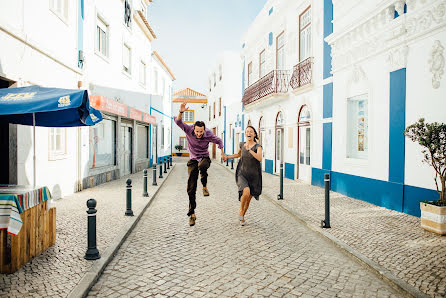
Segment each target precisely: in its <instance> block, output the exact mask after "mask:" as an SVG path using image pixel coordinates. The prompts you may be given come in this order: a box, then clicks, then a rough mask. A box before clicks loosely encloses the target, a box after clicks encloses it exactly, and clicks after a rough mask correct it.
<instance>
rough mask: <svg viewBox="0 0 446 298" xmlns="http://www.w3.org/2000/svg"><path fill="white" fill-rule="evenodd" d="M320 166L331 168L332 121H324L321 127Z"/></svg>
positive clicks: (325, 168) (326, 168)
mask: <svg viewBox="0 0 446 298" xmlns="http://www.w3.org/2000/svg"><path fill="white" fill-rule="evenodd" d="M322 130H323V131H322V135H323V140H322V143H323V145H322V168H323V169H324V170H329V171H330V170H331V150H332V123H331V122H330V123H324V124H323V128H322Z"/></svg>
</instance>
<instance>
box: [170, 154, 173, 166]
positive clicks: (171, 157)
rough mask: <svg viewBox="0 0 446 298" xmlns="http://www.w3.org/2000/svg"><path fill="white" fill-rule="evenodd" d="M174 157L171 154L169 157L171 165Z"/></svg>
mask: <svg viewBox="0 0 446 298" xmlns="http://www.w3.org/2000/svg"><path fill="white" fill-rule="evenodd" d="M172 159H173V156H170V157H169V160H170V166H172Z"/></svg>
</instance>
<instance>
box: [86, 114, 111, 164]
mask: <svg viewBox="0 0 446 298" xmlns="http://www.w3.org/2000/svg"><path fill="white" fill-rule="evenodd" d="M89 129H90V137H89V142H90V150H89V151H90V154H89V156H90V158H89V161H88V162H89V168H90V169H94V168H98V167H103V166H113V165H116V121H114V120H109V119H105V118H104V119H103V120H102V121H101V122H100V123H98V124H96V125H95V126H90V127H89Z"/></svg>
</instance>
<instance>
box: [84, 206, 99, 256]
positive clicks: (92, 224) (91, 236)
mask: <svg viewBox="0 0 446 298" xmlns="http://www.w3.org/2000/svg"><path fill="white" fill-rule="evenodd" d="M87 207H88V210H87V214H88V230H87V233H88V244H87V247H88V249H87V252H86V253H85V256H84V259H86V260H97V259H99V258H101V256H100V255H99V250H98V249H97V247H96V212H97V210H96V209H95V207H96V200H95V199H89V200H88V201H87Z"/></svg>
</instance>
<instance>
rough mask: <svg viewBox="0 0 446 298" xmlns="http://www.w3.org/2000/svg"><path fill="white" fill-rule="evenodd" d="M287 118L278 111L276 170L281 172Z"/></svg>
mask: <svg viewBox="0 0 446 298" xmlns="http://www.w3.org/2000/svg"><path fill="white" fill-rule="evenodd" d="M284 126H285V119H284V118H283V114H282V112H279V113H277V117H276V125H275V131H276V133H275V137H276V141H275V163H274V172H275V173H277V174H278V173H280V162H283V161H284V159H283V152H284V147H285V146H284V139H285V138H284V136H283V134H284V130H285V127H284Z"/></svg>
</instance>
